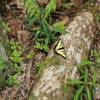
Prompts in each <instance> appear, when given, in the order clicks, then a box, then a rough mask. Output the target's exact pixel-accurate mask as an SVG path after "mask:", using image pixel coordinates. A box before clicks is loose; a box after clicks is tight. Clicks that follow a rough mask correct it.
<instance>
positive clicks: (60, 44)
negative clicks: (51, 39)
mask: <svg viewBox="0 0 100 100" xmlns="http://www.w3.org/2000/svg"><path fill="white" fill-rule="evenodd" d="M54 52H55V53H56V54H58V55H61V56H62V57H63V58H65V59H66V52H65V49H64V44H63V42H62V41H61V39H59V40H58V42H57V44H56V46H55V47H54Z"/></svg>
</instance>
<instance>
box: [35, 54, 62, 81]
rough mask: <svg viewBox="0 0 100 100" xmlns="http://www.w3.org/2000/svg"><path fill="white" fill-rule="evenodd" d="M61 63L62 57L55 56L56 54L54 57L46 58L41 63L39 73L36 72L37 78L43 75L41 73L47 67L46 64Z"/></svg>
mask: <svg viewBox="0 0 100 100" xmlns="http://www.w3.org/2000/svg"><path fill="white" fill-rule="evenodd" d="M59 63H61V61H60V59H59V58H57V57H54V56H53V57H52V58H48V59H46V60H45V61H44V62H43V63H42V64H40V66H39V70H38V73H37V74H36V77H35V78H36V79H37V78H38V77H39V76H40V75H41V73H42V72H43V70H44V69H45V68H46V66H50V65H59ZM47 64H49V65H47Z"/></svg>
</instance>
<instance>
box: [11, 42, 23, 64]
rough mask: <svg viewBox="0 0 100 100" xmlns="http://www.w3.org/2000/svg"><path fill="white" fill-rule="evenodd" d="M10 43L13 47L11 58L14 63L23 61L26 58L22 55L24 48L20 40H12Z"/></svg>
mask: <svg viewBox="0 0 100 100" xmlns="http://www.w3.org/2000/svg"><path fill="white" fill-rule="evenodd" d="M10 44H11V45H12V46H11V49H12V50H13V52H12V54H11V56H10V57H9V58H10V60H12V61H13V62H14V63H20V62H22V61H23V60H24V58H23V57H21V55H22V53H23V48H22V47H21V46H19V43H18V42H13V41H11V42H10Z"/></svg>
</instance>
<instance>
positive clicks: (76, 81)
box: [67, 80, 83, 85]
mask: <svg viewBox="0 0 100 100" xmlns="http://www.w3.org/2000/svg"><path fill="white" fill-rule="evenodd" d="M82 83H83V82H82V81H78V80H71V81H68V82H67V84H71V85H79V84H82Z"/></svg>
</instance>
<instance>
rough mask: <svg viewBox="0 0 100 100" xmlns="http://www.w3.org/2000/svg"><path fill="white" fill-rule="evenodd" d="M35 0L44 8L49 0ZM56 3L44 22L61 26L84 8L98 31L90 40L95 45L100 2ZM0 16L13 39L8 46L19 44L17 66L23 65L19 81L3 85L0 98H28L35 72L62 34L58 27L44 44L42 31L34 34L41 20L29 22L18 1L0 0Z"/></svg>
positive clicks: (99, 27) (98, 36) (69, 0)
mask: <svg viewBox="0 0 100 100" xmlns="http://www.w3.org/2000/svg"><path fill="white" fill-rule="evenodd" d="M36 2H37V3H38V5H39V6H40V7H41V8H43V9H45V8H46V6H47V5H48V3H49V0H45V1H44V3H43V4H42V0H36ZM41 4H42V5H41ZM56 6H57V7H56V10H55V11H52V13H51V14H50V17H49V18H47V21H50V23H51V24H50V27H54V25H55V24H56V23H58V22H64V25H65V26H67V25H68V24H69V23H70V22H71V21H72V19H73V18H74V17H75V15H76V14H77V13H78V12H80V11H81V10H83V9H86V10H90V11H91V12H93V14H94V18H95V23H96V28H97V30H96V36H95V39H94V41H93V45H94V44H95V46H93V48H92V49H94V48H96V43H97V41H99V39H100V33H99V32H100V1H99V0H98V1H96V0H58V1H57V5H56ZM0 15H1V17H2V19H3V21H4V22H5V23H6V30H7V34H8V37H9V41H13V42H12V44H11V46H12V45H13V44H14V43H17V42H18V45H19V46H20V47H22V48H23V51H22V54H21V57H22V58H24V60H21V62H19V63H18V65H20V66H21V67H23V68H24V71H22V72H21V73H20V75H19V76H18V80H19V81H20V83H16V82H15V83H14V85H12V86H9V85H6V86H5V87H3V88H2V90H1V97H0V100H6V99H7V98H6V96H8V98H10V99H9V100H27V98H28V95H29V93H30V90H31V88H32V85H33V83H34V80H35V75H36V74H37V73H38V70H39V65H40V64H41V63H42V62H43V61H44V60H45V58H46V56H47V54H48V52H49V50H50V48H52V44H53V43H54V42H55V40H57V38H58V37H59V36H60V35H61V33H60V32H57V31H58V30H57V31H56V34H55V36H56V37H53V38H54V39H50V40H48V41H49V43H48V46H45V43H46V42H44V41H45V40H46V39H47V38H46V36H45V34H44V33H43V34H44V35H41V34H40V35H41V36H40V35H39V36H38V35H35V34H38V31H37V29H38V28H36V27H37V26H39V25H41V23H40V24H39V22H35V23H32V22H31V21H30V19H29V18H28V17H29V14H28V13H27V11H26V9H25V6H24V4H23V3H22V2H20V0H1V1H0ZM42 16H43V14H42ZM27 18H28V19H27ZM27 26H28V27H27ZM44 31H45V29H44ZM46 31H47V30H46ZM42 32H43V31H42ZM36 37H38V38H39V39H40V40H41V42H38V40H36V39H35V38H36ZM42 39H43V40H42ZM13 75H14V74H13ZM8 76H9V75H8ZM5 93H6V94H5ZM5 98H6V99H5ZM7 100H8V99H7Z"/></svg>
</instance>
